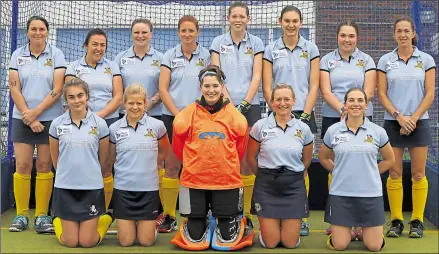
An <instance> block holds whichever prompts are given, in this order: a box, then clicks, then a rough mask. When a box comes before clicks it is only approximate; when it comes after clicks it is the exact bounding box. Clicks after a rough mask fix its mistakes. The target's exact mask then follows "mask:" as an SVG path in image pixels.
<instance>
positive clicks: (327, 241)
mask: <svg viewBox="0 0 439 254" xmlns="http://www.w3.org/2000/svg"><path fill="white" fill-rule="evenodd" d="M326 246H328V248H329V249H331V250H335V248H334V245H332V234H330V235H329V236H328V239H327V240H326Z"/></svg>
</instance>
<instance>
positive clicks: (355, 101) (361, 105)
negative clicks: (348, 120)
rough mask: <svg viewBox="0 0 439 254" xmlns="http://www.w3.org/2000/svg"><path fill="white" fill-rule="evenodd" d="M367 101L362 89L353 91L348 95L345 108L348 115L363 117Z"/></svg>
mask: <svg viewBox="0 0 439 254" xmlns="http://www.w3.org/2000/svg"><path fill="white" fill-rule="evenodd" d="M366 107H367V101H366V98H365V96H364V93H363V92H362V91H358V90H357V91H355V90H354V91H351V92H349V93H348V94H347V96H346V102H345V108H346V112H347V115H348V117H359V116H361V117H363V116H364V113H365V111H366Z"/></svg>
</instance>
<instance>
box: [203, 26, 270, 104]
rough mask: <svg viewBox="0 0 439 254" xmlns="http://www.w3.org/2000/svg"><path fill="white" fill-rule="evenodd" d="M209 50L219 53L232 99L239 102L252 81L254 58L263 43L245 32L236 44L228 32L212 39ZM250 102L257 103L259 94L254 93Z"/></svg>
mask: <svg viewBox="0 0 439 254" xmlns="http://www.w3.org/2000/svg"><path fill="white" fill-rule="evenodd" d="M210 51H211V52H212V51H213V52H215V53H217V54H218V55H219V59H220V65H221V70H222V71H223V72H224V74H225V75H226V80H225V84H226V87H227V90H228V92H229V94H230V96H231V98H232V101H233V102H234V103H235V104H236V105H237V104H239V103H241V101H243V100H244V98H245V96H246V95H247V91H248V89H249V86H250V83H251V81H252V77H253V64H254V58H255V56H256V55H258V54H261V53H264V43H263V42H262V40H261V39H260V38H259V37H257V36H254V35H252V34H250V33H248V32H246V33H245V37H244V39H243V40H242V41H241V42H240V43H239V44H238V45H236V44H234V43H233V40H232V36H231V34H230V32H229V33H226V34H223V35H220V36H217V37H216V38H215V39H213V41H212V45H211V46H210ZM250 103H251V104H253V105H259V95H258V94H256V95H255V97H254V98H253V100H252V101H251V102H250Z"/></svg>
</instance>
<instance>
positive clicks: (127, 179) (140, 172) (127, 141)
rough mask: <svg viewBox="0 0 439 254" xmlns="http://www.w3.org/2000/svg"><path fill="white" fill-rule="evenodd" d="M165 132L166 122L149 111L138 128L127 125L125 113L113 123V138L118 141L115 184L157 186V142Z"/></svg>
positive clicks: (127, 187)
mask: <svg viewBox="0 0 439 254" xmlns="http://www.w3.org/2000/svg"><path fill="white" fill-rule="evenodd" d="M165 135H166V128H165V125H164V124H163V122H162V121H160V120H157V119H155V118H153V117H150V116H147V115H146V114H145V115H144V116H143V117H142V119H140V121H139V122H138V123H137V126H136V128H133V127H131V126H130V125H128V123H127V118H126V115H125V116H124V117H123V118H121V119H120V120H118V121H117V122H115V123H113V124H112V125H111V126H110V142H111V143H113V144H115V145H116V163H115V164H114V173H115V175H114V188H116V189H119V190H125V191H156V190H158V188H159V182H158V173H157V155H158V142H159V140H160V139H161V138H163V137H164V136H165Z"/></svg>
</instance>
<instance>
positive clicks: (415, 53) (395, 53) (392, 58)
mask: <svg viewBox="0 0 439 254" xmlns="http://www.w3.org/2000/svg"><path fill="white" fill-rule="evenodd" d="M413 49H414V50H413V54H412V56H411V57H410V58H412V57H419V56H421V55H420V54H419V49H418V47H416V46H413ZM410 58H409V59H410ZM399 59H401V58H400V57H399V55H398V48H395V49H394V50H393V51H392V54H391V55H390V59H389V60H390V61H391V62H396V61H398V60H399Z"/></svg>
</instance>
